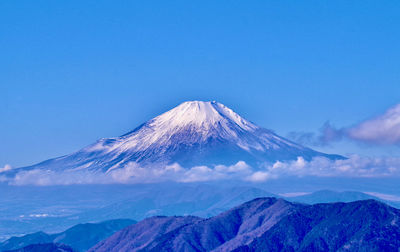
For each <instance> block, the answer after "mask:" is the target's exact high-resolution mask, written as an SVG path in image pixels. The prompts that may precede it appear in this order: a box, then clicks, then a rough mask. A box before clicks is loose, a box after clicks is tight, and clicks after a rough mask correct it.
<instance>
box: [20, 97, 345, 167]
mask: <svg viewBox="0 0 400 252" xmlns="http://www.w3.org/2000/svg"><path fill="white" fill-rule="evenodd" d="M299 156H302V157H303V158H304V159H306V160H309V159H311V158H312V157H315V156H324V157H327V158H330V159H337V158H341V157H340V156H338V155H328V154H324V153H320V152H317V151H314V150H312V149H310V148H306V147H304V146H301V145H299V144H296V143H294V142H291V141H289V140H287V139H285V138H282V137H280V136H278V135H276V134H275V133H273V132H272V131H270V130H267V129H263V128H261V127H259V126H257V125H255V124H253V123H251V122H249V121H247V120H246V119H244V118H242V117H240V116H239V115H238V114H236V113H235V112H234V111H232V110H231V109H230V108H228V107H226V106H224V105H223V104H221V103H218V102H215V101H212V102H203V101H188V102H184V103H182V104H180V105H179V106H177V107H175V108H173V109H172V110H169V111H167V112H165V113H163V114H161V115H159V116H157V117H155V118H153V119H151V120H149V121H147V122H146V123H144V124H142V125H141V126H139V127H138V128H136V129H134V130H133V131H131V132H129V133H127V134H125V135H122V136H120V137H115V138H103V139H100V140H98V141H97V142H96V143H94V144H92V145H89V146H88V147H85V148H83V149H81V150H79V151H77V152H75V153H73V154H70V155H66V156H63V157H59V158H55V159H50V160H47V161H44V162H42V163H39V164H36V165H33V166H30V167H25V168H23V169H49V170H89V171H102V172H105V173H107V172H110V171H111V170H114V169H118V168H121V167H124V166H125V165H126V164H128V163H129V162H135V163H138V164H140V165H141V166H142V167H146V166H152V165H153V166H154V165H160V164H161V165H168V164H172V163H175V162H177V163H179V164H180V165H181V166H183V167H187V166H193V165H211V164H214V165H215V164H227V165H229V164H234V163H236V162H238V161H239V160H242V161H245V162H246V163H248V164H251V165H254V166H257V165H259V164H261V163H264V162H273V161H276V160H292V159H296V158H297V157H299Z"/></svg>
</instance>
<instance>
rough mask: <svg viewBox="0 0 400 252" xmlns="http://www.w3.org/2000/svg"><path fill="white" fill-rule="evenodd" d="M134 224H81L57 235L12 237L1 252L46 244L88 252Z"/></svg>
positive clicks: (0, 248)
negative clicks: (63, 245)
mask: <svg viewBox="0 0 400 252" xmlns="http://www.w3.org/2000/svg"><path fill="white" fill-rule="evenodd" d="M134 223H135V221H133V220H127V219H119V220H109V221H104V222H100V223H86V224H79V225H76V226H73V227H71V228H69V229H67V230H65V231H64V232H61V233H57V234H46V233H43V232H37V233H34V234H28V235H24V236H22V237H12V238H10V239H8V240H6V241H5V242H3V243H1V244H0V251H4V250H13V249H20V248H22V247H24V246H28V245H31V244H45V243H57V244H66V245H68V246H70V247H72V248H73V249H74V250H76V251H86V250H87V249H89V248H90V247H92V246H93V245H94V244H96V243H98V242H99V241H101V240H103V239H105V238H107V237H109V236H110V235H112V234H113V233H115V232H116V231H119V230H121V229H123V228H124V227H126V226H129V225H132V224H134Z"/></svg>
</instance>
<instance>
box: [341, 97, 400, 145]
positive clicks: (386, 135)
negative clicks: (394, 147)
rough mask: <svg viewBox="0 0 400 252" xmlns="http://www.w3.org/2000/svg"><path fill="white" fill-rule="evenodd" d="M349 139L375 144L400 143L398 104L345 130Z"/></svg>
mask: <svg viewBox="0 0 400 252" xmlns="http://www.w3.org/2000/svg"><path fill="white" fill-rule="evenodd" d="M346 132H347V136H348V137H349V138H351V139H355V140H360V141H364V142H368V143H377V144H399V143H400V104H397V105H396V106H394V107H392V108H390V109H388V110H387V111H386V112H385V113H384V114H383V115H380V116H377V117H375V118H372V119H369V120H366V121H364V122H362V123H360V124H358V125H356V126H354V127H351V128H348V129H347V130H346Z"/></svg>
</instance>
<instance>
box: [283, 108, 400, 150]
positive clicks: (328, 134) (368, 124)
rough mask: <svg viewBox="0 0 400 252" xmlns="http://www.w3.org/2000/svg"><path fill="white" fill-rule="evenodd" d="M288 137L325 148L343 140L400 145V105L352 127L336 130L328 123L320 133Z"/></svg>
mask: <svg viewBox="0 0 400 252" xmlns="http://www.w3.org/2000/svg"><path fill="white" fill-rule="evenodd" d="M288 137H289V138H290V139H292V140H294V141H297V142H299V143H302V144H304V145H311V146H325V145H328V144H330V143H332V142H335V141H339V140H341V139H343V138H345V139H350V140H353V141H356V142H360V143H367V144H377V145H399V144H400V104H397V105H396V106H394V107H392V108H390V109H388V110H387V111H385V112H384V113H383V114H381V115H378V116H376V117H373V118H370V119H367V120H364V121H362V122H360V123H358V124H355V125H353V126H350V127H343V128H336V127H334V126H333V125H332V124H331V123H329V122H326V123H325V124H324V125H323V126H322V127H321V129H320V130H319V132H318V133H312V132H291V133H289V134H288Z"/></svg>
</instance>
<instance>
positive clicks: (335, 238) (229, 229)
mask: <svg viewBox="0 0 400 252" xmlns="http://www.w3.org/2000/svg"><path fill="white" fill-rule="evenodd" d="M160 218H161V217H160ZM165 218H168V221H178V218H183V217H164V218H161V219H165ZM154 221H155V222H156V223H157V219H154V218H153V219H151V221H149V220H144V221H142V222H139V223H138V224H134V225H132V226H129V227H127V228H125V229H123V230H121V231H119V232H117V233H115V234H114V235H112V236H111V237H110V238H108V239H106V240H104V241H102V242H100V243H99V244H97V245H96V246H94V247H93V248H92V249H90V251H344V250H346V251H398V249H399V248H400V210H398V209H395V208H392V207H389V206H387V205H385V204H383V203H380V202H377V201H375V200H365V201H355V202H350V203H330V204H316V205H303V204H298V203H290V202H287V201H285V200H282V199H276V198H258V199H255V200H252V201H249V202H247V203H245V204H242V205H240V206H238V207H235V208H233V209H231V210H229V211H226V212H224V213H222V214H220V215H217V216H215V217H212V218H209V219H203V220H197V219H195V220H193V221H188V223H187V224H186V225H181V226H179V225H177V227H176V228H175V229H173V230H171V229H169V230H165V229H162V228H158V227H160V225H157V224H154V223H153V222H154ZM154 227H155V228H154ZM148 228H150V229H151V232H154V234H158V235H153V236H146V239H143V240H140V241H139V240H138V238H137V237H138V236H137V235H134V234H140V230H147V229H148ZM126 234H133V235H131V236H127V235H126ZM115 244H118V248H117V249H115ZM132 244H134V245H133V246H132ZM127 248H129V249H127Z"/></svg>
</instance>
